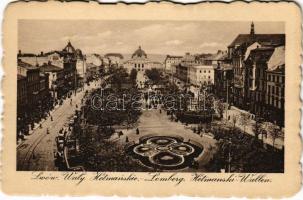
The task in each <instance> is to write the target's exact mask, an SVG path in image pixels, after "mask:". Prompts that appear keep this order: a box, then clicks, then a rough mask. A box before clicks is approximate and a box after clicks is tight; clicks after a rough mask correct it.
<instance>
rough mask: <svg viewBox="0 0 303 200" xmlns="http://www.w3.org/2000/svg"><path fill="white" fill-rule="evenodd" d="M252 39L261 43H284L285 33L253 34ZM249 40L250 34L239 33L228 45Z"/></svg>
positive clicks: (233, 45)
mask: <svg viewBox="0 0 303 200" xmlns="http://www.w3.org/2000/svg"><path fill="white" fill-rule="evenodd" d="M254 40H255V41H256V42H259V43H261V44H262V43H263V44H276V45H279V44H284V43H285V34H254ZM249 42H251V35H250V34H239V35H238V36H237V37H236V38H235V39H234V40H233V41H232V43H231V44H230V45H229V46H228V47H235V46H238V45H241V44H243V43H249Z"/></svg>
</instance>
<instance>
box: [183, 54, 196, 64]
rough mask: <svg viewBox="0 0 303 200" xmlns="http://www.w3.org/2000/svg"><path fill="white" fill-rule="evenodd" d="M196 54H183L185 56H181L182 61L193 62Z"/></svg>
mask: <svg viewBox="0 0 303 200" xmlns="http://www.w3.org/2000/svg"><path fill="white" fill-rule="evenodd" d="M195 61H196V56H194V55H191V54H189V53H187V54H185V56H184V57H183V58H182V62H195Z"/></svg>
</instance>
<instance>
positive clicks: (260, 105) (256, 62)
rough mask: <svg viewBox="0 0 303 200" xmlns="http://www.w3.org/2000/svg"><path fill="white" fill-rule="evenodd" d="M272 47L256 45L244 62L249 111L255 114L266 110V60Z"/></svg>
mask: <svg viewBox="0 0 303 200" xmlns="http://www.w3.org/2000/svg"><path fill="white" fill-rule="evenodd" d="M273 51H274V49H273V48H272V47H257V48H255V49H253V50H251V51H250V53H249V56H248V58H247V59H246V60H245V61H244V63H245V71H246V76H245V85H246V86H247V87H248V91H247V100H248V102H247V105H248V108H249V111H250V112H251V113H253V114H255V115H257V116H263V114H264V113H265V111H266V103H265V93H266V75H265V72H266V70H267V62H268V60H269V59H270V57H271V55H272V53H273Z"/></svg>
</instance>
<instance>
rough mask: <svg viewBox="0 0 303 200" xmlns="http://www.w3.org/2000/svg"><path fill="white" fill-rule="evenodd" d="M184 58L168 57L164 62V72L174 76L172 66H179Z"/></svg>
mask: <svg viewBox="0 0 303 200" xmlns="http://www.w3.org/2000/svg"><path fill="white" fill-rule="evenodd" d="M182 58H183V57H182V56H171V55H167V56H166V58H165V60H164V71H165V72H166V73H168V74H172V73H173V72H172V71H173V70H172V66H176V65H178V64H179V63H180V62H181V60H182Z"/></svg>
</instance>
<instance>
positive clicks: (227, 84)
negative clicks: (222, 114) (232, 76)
mask: <svg viewBox="0 0 303 200" xmlns="http://www.w3.org/2000/svg"><path fill="white" fill-rule="evenodd" d="M226 103H227V108H226V120H228V107H229V105H228V80H226Z"/></svg>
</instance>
